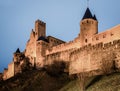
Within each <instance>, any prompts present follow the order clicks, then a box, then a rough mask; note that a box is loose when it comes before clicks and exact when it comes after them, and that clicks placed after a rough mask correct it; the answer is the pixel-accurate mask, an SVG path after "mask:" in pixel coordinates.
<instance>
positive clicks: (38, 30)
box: [35, 20, 46, 40]
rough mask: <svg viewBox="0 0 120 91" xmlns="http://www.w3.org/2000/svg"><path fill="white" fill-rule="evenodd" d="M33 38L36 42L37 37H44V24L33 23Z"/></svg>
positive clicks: (40, 22)
mask: <svg viewBox="0 0 120 91" xmlns="http://www.w3.org/2000/svg"><path fill="white" fill-rule="evenodd" d="M35 36H36V40H38V38H39V37H41V36H42V37H46V23H44V22H42V21H40V20H37V21H36V22H35Z"/></svg>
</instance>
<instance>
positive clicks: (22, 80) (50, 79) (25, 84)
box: [0, 70, 120, 91]
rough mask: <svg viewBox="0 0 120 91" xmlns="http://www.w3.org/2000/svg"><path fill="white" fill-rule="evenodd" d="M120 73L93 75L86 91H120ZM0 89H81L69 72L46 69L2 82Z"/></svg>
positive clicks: (18, 90) (7, 90) (38, 90)
mask: <svg viewBox="0 0 120 91" xmlns="http://www.w3.org/2000/svg"><path fill="white" fill-rule="evenodd" d="M119 90H120V73H114V74H109V75H106V76H95V77H91V78H89V79H88V80H87V81H86V91H119ZM0 91H80V87H79V80H78V79H74V80H70V78H69V76H68V74H65V73H63V74H60V75H59V76H53V75H50V74H48V73H47V72H46V71H44V70H30V71H26V72H23V73H22V74H18V75H16V76H15V77H13V78H11V79H8V80H6V81H1V82H0Z"/></svg>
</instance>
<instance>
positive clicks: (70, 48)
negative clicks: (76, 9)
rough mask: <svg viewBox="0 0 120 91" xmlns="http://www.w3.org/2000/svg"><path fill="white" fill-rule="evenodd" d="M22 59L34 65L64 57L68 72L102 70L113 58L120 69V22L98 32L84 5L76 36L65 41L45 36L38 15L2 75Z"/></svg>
mask: <svg viewBox="0 0 120 91" xmlns="http://www.w3.org/2000/svg"><path fill="white" fill-rule="evenodd" d="M86 14H88V15H86ZM26 60H29V62H30V64H31V67H35V68H36V69H41V68H43V67H44V66H47V65H50V64H52V63H53V62H54V61H64V62H65V63H69V70H68V72H69V74H77V73H81V72H87V73H89V72H91V75H97V74H102V73H103V71H102V66H103V63H104V62H108V64H110V65H111V64H113V62H115V63H116V65H117V68H119V69H120V25H117V26H115V27H113V28H111V29H108V30H106V31H104V32H101V33H98V21H97V19H96V18H94V16H92V14H91V12H90V10H89V8H87V9H86V12H85V15H84V16H83V18H82V20H81V22H80V32H79V34H78V36H77V37H76V38H74V39H73V40H71V41H69V42H65V41H63V40H61V39H58V38H55V37H53V36H46V23H44V22H43V21H41V20H39V19H38V20H36V21H35V27H34V29H32V31H31V34H30V38H29V40H28V41H27V43H26V48H25V50H24V52H20V50H19V48H18V49H17V50H16V52H15V53H14V54H13V60H12V62H11V63H10V64H9V65H8V69H5V70H4V72H3V79H4V80H6V79H8V78H10V77H12V76H14V75H16V74H17V73H21V72H22V65H24V63H25V61H26Z"/></svg>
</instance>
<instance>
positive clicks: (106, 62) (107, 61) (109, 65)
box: [101, 53, 116, 74]
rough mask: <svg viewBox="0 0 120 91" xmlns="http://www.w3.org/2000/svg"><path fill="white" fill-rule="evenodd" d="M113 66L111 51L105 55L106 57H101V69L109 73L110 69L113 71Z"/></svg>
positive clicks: (113, 55) (113, 57)
mask: <svg viewBox="0 0 120 91" xmlns="http://www.w3.org/2000/svg"><path fill="white" fill-rule="evenodd" d="M115 68H116V64H115V54H114V53H111V54H110V55H107V56H106V57H104V58H102V62H101V69H102V71H103V74H109V73H111V72H112V71H115Z"/></svg>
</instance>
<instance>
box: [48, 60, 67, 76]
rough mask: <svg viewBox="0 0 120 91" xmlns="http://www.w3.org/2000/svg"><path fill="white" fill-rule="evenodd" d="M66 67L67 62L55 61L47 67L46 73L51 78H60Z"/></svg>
mask: <svg viewBox="0 0 120 91" xmlns="http://www.w3.org/2000/svg"><path fill="white" fill-rule="evenodd" d="M65 65H66V64H65V62H63V61H54V62H53V63H52V64H51V65H48V66H47V67H46V71H47V73H48V74H50V75H51V76H56V77H58V76H60V74H62V73H64V69H65V67H66V66H65Z"/></svg>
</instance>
